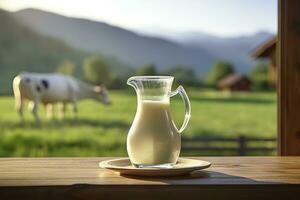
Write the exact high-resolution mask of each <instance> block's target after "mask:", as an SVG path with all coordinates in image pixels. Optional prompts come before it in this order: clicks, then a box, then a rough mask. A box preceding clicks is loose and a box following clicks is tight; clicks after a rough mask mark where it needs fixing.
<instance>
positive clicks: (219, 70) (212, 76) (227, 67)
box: [207, 61, 234, 86]
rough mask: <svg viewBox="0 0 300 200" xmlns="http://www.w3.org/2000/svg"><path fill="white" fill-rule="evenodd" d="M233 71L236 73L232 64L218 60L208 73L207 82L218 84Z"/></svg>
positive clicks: (213, 84)
mask: <svg viewBox="0 0 300 200" xmlns="http://www.w3.org/2000/svg"><path fill="white" fill-rule="evenodd" d="M232 73H234V67H233V65H232V64H230V63H228V62H224V61H217V62H216V63H215V64H214V65H213V67H212V68H211V70H210V72H209V73H208V75H207V83H208V84H209V85H212V86H216V85H217V84H218V82H219V81H220V80H221V79H222V78H224V77H226V76H228V75H229V74H232Z"/></svg>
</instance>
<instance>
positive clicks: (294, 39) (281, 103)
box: [278, 0, 300, 156]
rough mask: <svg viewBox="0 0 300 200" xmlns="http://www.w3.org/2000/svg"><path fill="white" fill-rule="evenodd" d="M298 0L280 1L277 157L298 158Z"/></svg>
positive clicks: (299, 143)
mask: <svg viewBox="0 0 300 200" xmlns="http://www.w3.org/2000/svg"><path fill="white" fill-rule="evenodd" d="M299 8H300V1H299V0H279V6H278V13H279V20H278V26H279V29H278V31H279V33H278V36H279V38H278V42H279V43H278V45H279V51H278V52H279V55H278V56H279V57H278V59H279V62H278V64H279V66H278V67H279V68H278V139H279V146H278V147H279V153H280V155H284V156H286V155H300V135H299V134H300V103H299V102H300V87H299V86H300V12H299Z"/></svg>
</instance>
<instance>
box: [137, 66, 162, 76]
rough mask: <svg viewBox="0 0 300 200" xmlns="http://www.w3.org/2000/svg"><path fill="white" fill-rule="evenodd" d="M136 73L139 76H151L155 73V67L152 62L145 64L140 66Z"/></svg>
mask: <svg viewBox="0 0 300 200" xmlns="http://www.w3.org/2000/svg"><path fill="white" fill-rule="evenodd" d="M136 74H137V75H139V76H151V75H152V76H153V75H157V71H156V67H155V65H154V64H146V65H143V66H141V67H140V68H139V69H138V70H137V72H136Z"/></svg>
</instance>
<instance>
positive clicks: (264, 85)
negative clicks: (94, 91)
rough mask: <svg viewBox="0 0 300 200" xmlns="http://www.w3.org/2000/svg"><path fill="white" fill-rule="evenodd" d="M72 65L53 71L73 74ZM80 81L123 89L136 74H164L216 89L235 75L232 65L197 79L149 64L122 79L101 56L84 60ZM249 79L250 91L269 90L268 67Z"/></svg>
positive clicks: (183, 69) (217, 66)
mask: <svg viewBox="0 0 300 200" xmlns="http://www.w3.org/2000/svg"><path fill="white" fill-rule="evenodd" d="M75 66H76V65H75V64H74V63H73V62H71V61H68V60H67V61H64V62H62V63H61V64H60V65H59V66H58V67H57V69H56V72H58V73H62V74H67V75H73V73H74V71H75V68H76V67H75ZM82 73H83V76H82V77H83V79H84V80H85V81H86V82H89V83H91V84H95V85H99V84H105V85H106V86H108V87H109V88H118V89H120V88H124V87H126V80H127V79H128V77H129V76H133V75H137V76H144V75H168V76H174V77H175V84H179V83H180V84H182V85H185V86H191V87H208V88H216V87H217V84H218V82H219V81H220V80H221V79H223V78H225V77H226V76H228V75H230V74H233V73H235V68H234V65H233V64H231V63H229V62H226V61H222V60H218V61H216V62H215V63H214V64H213V66H212V67H211V69H210V71H209V72H208V74H207V75H206V76H198V75H197V74H196V73H195V72H194V71H193V70H192V69H190V68H189V67H187V66H183V65H175V66H172V67H169V68H167V69H166V70H164V71H158V69H157V67H156V66H155V64H153V63H149V64H145V65H143V66H141V67H139V68H138V69H137V70H135V71H132V72H131V73H130V74H124V76H121V75H116V74H115V73H114V72H113V70H111V66H110V65H109V63H108V62H107V61H106V59H105V58H104V57H101V56H93V57H89V58H87V59H86V60H85V61H84V63H83V65H82ZM246 76H247V77H248V78H249V79H250V80H251V82H252V85H253V89H254V90H270V89H272V87H271V86H270V84H269V80H268V65H267V63H264V62H258V63H256V65H255V66H254V67H253V68H252V70H251V71H250V72H249V73H248V74H246Z"/></svg>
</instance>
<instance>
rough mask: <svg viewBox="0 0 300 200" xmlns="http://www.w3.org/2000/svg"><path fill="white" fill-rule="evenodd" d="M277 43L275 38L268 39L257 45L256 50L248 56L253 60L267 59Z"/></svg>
mask: <svg viewBox="0 0 300 200" xmlns="http://www.w3.org/2000/svg"><path fill="white" fill-rule="evenodd" d="M276 43H277V36H273V37H271V38H269V39H268V40H267V41H265V42H264V43H262V44H261V45H259V46H258V47H257V48H256V49H254V50H253V51H251V52H250V56H251V58H253V59H257V58H267V57H269V55H270V54H271V52H272V51H274V50H275V48H276Z"/></svg>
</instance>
